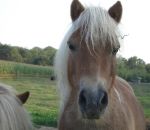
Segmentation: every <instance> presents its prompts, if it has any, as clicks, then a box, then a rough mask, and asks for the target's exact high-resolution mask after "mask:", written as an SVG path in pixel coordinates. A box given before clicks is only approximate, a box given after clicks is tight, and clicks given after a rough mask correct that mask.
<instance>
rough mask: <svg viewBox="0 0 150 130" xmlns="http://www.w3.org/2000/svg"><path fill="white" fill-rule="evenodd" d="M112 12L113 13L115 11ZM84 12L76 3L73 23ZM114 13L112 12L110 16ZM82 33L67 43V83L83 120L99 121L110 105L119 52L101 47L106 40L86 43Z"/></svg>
mask: <svg viewBox="0 0 150 130" xmlns="http://www.w3.org/2000/svg"><path fill="white" fill-rule="evenodd" d="M117 4H118V3H117ZM115 6H116V5H115ZM111 8H113V10H114V7H111ZM74 9H75V10H76V12H75V11H73V10H74ZM83 10H84V7H83V6H82V5H81V4H80V3H79V2H78V1H75V0H74V1H73V3H72V8H71V17H72V20H73V21H74V20H76V19H77V18H78V17H79V15H80V14H81V13H82V11H83ZM111 12H112V11H111V10H110V11H109V14H111ZM112 14H113V15H114V14H115V13H112ZM120 16H121V15H120ZM120 16H119V17H120ZM114 17H116V15H114ZM119 17H118V16H117V17H116V18H115V19H116V21H117V22H119V21H120V18H119ZM82 31H83V30H82V29H81V28H79V29H77V30H76V31H75V32H74V33H73V34H72V35H71V37H70V38H69V40H68V48H69V57H68V79H69V83H70V85H71V86H72V95H76V96H77V99H76V100H77V101H78V105H79V109H80V112H81V113H82V117H83V118H88V119H98V118H100V115H101V114H102V113H103V112H104V111H105V108H106V107H107V105H108V102H109V90H110V89H111V86H112V84H113V80H114V78H115V63H116V62H115V61H116V58H115V53H116V52H117V51H116V50H115V49H116V48H115V49H113V45H112V44H111V43H109V42H110V41H109V40H107V41H105V42H106V43H105V44H106V46H101V45H102V44H101V42H103V39H101V40H100V41H98V42H99V43H94V45H93V43H90V41H89V43H87V41H85V40H84V39H85V38H83V37H82V36H81V34H82ZM74 93H75V94H74Z"/></svg>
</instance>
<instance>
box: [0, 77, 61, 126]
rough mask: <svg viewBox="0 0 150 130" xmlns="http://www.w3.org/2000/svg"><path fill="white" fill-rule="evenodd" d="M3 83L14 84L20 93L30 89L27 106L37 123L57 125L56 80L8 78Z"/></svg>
mask: <svg viewBox="0 0 150 130" xmlns="http://www.w3.org/2000/svg"><path fill="white" fill-rule="evenodd" d="M0 82H1V83H5V84H8V85H11V86H13V87H14V88H15V89H16V90H17V91H18V92H19V93H21V92H25V91H30V93H31V95H30V98H29V100H28V102H27V103H26V104H25V107H26V108H27V110H28V111H29V113H30V114H31V116H32V120H33V122H34V124H35V125H45V126H54V127H55V126H56V125H57V113H58V104H59V103H58V96H57V95H58V94H57V91H56V85H55V82H52V81H50V80H49V79H48V78H25V77H24V78H23V77H22V78H17V79H16V78H15V79H14V78H7V79H4V78H3V79H0Z"/></svg>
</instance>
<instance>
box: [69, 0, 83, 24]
mask: <svg viewBox="0 0 150 130" xmlns="http://www.w3.org/2000/svg"><path fill="white" fill-rule="evenodd" d="M83 11H84V7H83V5H82V4H81V3H80V2H79V1H78V0H73V1H72V4H71V10H70V14H71V19H72V21H75V20H76V19H77V18H78V17H79V16H80V14H81V13H82V12H83Z"/></svg>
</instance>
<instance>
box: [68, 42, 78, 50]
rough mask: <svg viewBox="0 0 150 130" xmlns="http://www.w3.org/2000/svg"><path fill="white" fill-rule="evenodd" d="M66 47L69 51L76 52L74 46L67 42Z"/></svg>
mask: <svg viewBox="0 0 150 130" xmlns="http://www.w3.org/2000/svg"><path fill="white" fill-rule="evenodd" d="M68 47H69V49H70V50H71V51H75V50H76V47H75V45H73V44H71V43H69V42H68Z"/></svg>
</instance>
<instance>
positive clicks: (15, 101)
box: [0, 84, 33, 130]
mask: <svg viewBox="0 0 150 130" xmlns="http://www.w3.org/2000/svg"><path fill="white" fill-rule="evenodd" d="M15 93H16V92H15V90H14V89H12V87H10V86H7V85H4V84H0V130H33V127H32V123H31V120H30V117H29V115H28V113H27V111H26V110H25V108H24V107H23V104H24V103H25V102H26V101H27V99H28V97H29V92H25V93H22V94H19V95H16V94H15Z"/></svg>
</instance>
